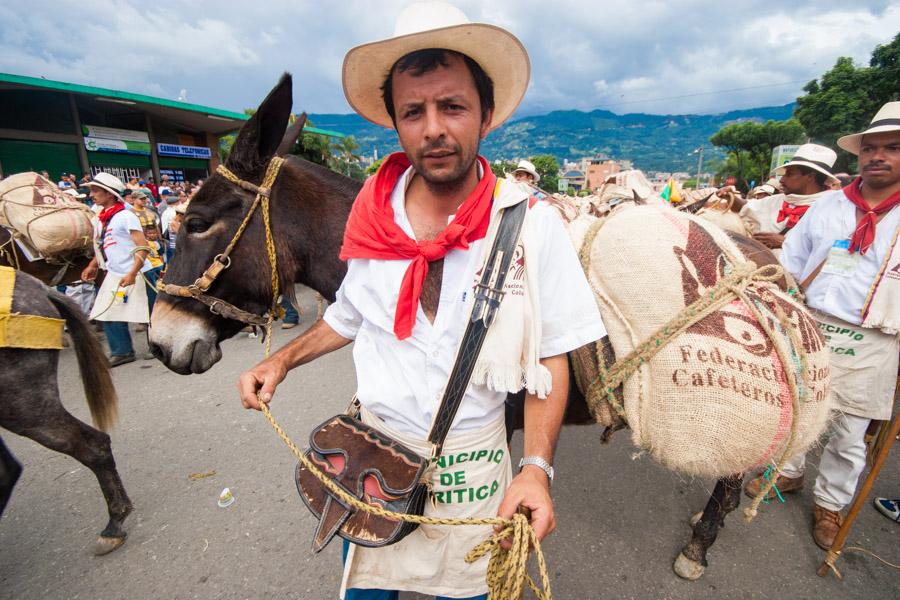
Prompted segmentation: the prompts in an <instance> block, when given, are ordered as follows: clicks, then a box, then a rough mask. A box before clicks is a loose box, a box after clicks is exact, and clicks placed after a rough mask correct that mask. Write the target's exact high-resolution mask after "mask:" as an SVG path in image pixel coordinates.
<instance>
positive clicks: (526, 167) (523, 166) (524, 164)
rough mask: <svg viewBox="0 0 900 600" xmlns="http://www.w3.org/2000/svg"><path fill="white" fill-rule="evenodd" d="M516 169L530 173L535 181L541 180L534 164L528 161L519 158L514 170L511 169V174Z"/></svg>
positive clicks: (514, 172)
mask: <svg viewBox="0 0 900 600" xmlns="http://www.w3.org/2000/svg"><path fill="white" fill-rule="evenodd" d="M518 171H523V172H525V173H528V174H530V175H531V176H532V177H534V182H535V183H537V182H538V181H540V180H541V176H540V175H538V172H537V170H536V169H535V168H534V165H533V164H532V163H531V162H530V161H527V160H520V161H519V164H517V165H516V170H515V171H513V175H515V174H516V173H517V172H518Z"/></svg>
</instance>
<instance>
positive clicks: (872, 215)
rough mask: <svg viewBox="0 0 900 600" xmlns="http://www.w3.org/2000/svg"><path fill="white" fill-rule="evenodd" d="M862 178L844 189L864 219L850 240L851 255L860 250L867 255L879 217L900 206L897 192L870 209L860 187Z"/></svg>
mask: <svg viewBox="0 0 900 600" xmlns="http://www.w3.org/2000/svg"><path fill="white" fill-rule="evenodd" d="M861 185H862V178H861V177H857V178H856V179H854V180H853V181H852V182H851V183H850V185H848V186H847V187H845V188H844V195H845V196H847V198H848V199H849V200H850V202H852V203H853V204H855V205H856V207H857V208H858V209H859V210H860V211H862V213H863V218H862V219H860V220H859V221H857V223H856V230H855V231H854V232H853V237H852V238H850V253H851V254H852V253H853V252H856V251H857V250H859V253H860V254H865V253H866V251H867V250H868V249H869V246H871V245H872V243H873V242H874V241H875V226H876V225H877V224H878V215H880V214H883V213H886V212H887V211H889V210H891V209H892V208H894V207H895V206H897V205H898V204H900V192H895V193H894V194H892V195H891V196H889V197H887V198H885V199H884V200H882V201H881V203H879V204H878V206H876V207H874V208H870V207H869V205H868V203H866V201H865V200H863V197H862V192H861V191H860V189H859V188H860V186H861Z"/></svg>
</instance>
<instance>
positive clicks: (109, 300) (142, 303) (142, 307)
mask: <svg viewBox="0 0 900 600" xmlns="http://www.w3.org/2000/svg"><path fill="white" fill-rule="evenodd" d="M121 280H122V278H121V277H119V276H118V275H115V274H113V273H111V272H109V271H107V272H106V277H105V278H104V279H103V285H101V286H100V291H99V292H97V298H96V300H94V308H93V309H91V316H90V318H91V319H93V320H97V321H119V322H121V321H125V322H129V323H149V322H150V305H149V304H148V302H147V284H146V283H145V281H144V278H143V277H142V276H141V275H138V278H137V280H136V281H135V285H130V286H128V287H126V288H119V282H120V281H121Z"/></svg>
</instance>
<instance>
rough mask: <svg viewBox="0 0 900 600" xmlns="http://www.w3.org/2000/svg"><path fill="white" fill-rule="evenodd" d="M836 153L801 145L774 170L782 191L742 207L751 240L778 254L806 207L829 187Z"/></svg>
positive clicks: (814, 145)
mask: <svg viewBox="0 0 900 600" xmlns="http://www.w3.org/2000/svg"><path fill="white" fill-rule="evenodd" d="M836 160H837V154H836V153H835V151H834V150H832V149H831V148H828V147H826V146H820V145H818V144H803V145H802V146H800V147H799V148H798V149H797V153H796V154H795V155H794V157H793V158H792V159H791V160H790V161H789V162H787V163H785V164H783V165H781V166H780V167H778V168H777V169H775V174H776V175H779V176H780V177H781V181H780V182H779V183H780V185H781V189H782V190H784V193H783V194H773V195H771V196H768V197H764V198H758V199H751V200H749V201H748V202H747V204H745V205H744V207H743V208H742V209H741V213H740V214H741V220H742V221H743V222H744V226H745V227H747V230H748V231H750V233H751V234H753V237H754V239H756V240H757V241H760V242H762V243H763V244H765V245H766V246H768V247H769V248H772V249H774V250H775V251H776V254H779V251H778V249H779V248H781V244H782V243H784V236H785V234H786V233H787V232H788V231H790V230H791V229H792V228H793V227H794V226H795V225H796V224H797V223H798V222H799V221H800V217H802V216H803V215H804V213H806V211H807V210H809V207H810V206H812V204H813V202H815V201H816V200H818V199H819V198H820V197H821V196H822V194H823V193H825V192H828V191H830V190H831V188H830V187H829V186H828V182H829V181H831V180H833V179H834V175H833V174H832V172H831V169H832V167H834V163H835V161H836Z"/></svg>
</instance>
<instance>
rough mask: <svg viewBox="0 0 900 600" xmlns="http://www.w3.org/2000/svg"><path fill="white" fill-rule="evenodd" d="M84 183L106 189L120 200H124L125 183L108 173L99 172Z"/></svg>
mask: <svg viewBox="0 0 900 600" xmlns="http://www.w3.org/2000/svg"><path fill="white" fill-rule="evenodd" d="M84 185H89V186H94V187H98V188H101V189H104V190H106V191H107V192H109V193H110V194H112V195H113V196H115V197H116V198H118V199H119V200H121V201H122V202H125V198H123V196H124V195H125V184H124V183H122V180H121V179H119V178H118V177H116V176H115V175H112V174H110V173H105V172H100V173H97V174H96V175H94V178H93V179H91V180H90V181H88V182H86V183H85V184H84Z"/></svg>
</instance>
